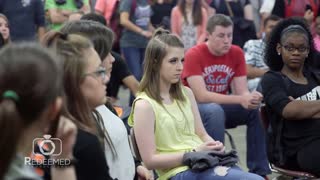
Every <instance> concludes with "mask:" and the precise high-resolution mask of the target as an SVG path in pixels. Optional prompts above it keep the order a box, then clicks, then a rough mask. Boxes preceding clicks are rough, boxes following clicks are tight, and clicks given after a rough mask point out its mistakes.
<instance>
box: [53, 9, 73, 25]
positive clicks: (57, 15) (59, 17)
mask: <svg viewBox="0 0 320 180" xmlns="http://www.w3.org/2000/svg"><path fill="white" fill-rule="evenodd" d="M48 12H49V18H50V21H51V23H53V24H60V23H64V22H65V21H67V20H68V18H69V14H68V13H66V11H64V13H63V12H62V11H60V10H58V9H49V10H48ZM70 13H71V12H70Z"/></svg>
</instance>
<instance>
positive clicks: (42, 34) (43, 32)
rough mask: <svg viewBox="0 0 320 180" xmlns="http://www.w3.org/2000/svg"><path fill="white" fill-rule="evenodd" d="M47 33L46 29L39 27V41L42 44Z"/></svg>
mask: <svg viewBox="0 0 320 180" xmlns="http://www.w3.org/2000/svg"><path fill="white" fill-rule="evenodd" d="M45 33H46V28H45V27H43V26H41V27H38V41H39V42H41V40H42V38H43V36H44V35H45Z"/></svg>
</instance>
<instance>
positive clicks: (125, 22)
mask: <svg viewBox="0 0 320 180" xmlns="http://www.w3.org/2000/svg"><path fill="white" fill-rule="evenodd" d="M120 24H121V25H122V26H123V27H125V28H126V29H128V30H130V31H133V32H135V33H137V34H140V35H141V36H144V37H146V38H150V37H151V36H152V33H151V32H149V31H145V30H143V29H141V28H140V27H139V26H136V25H135V24H134V23H132V22H131V21H130V15H129V13H128V12H121V13H120Z"/></svg>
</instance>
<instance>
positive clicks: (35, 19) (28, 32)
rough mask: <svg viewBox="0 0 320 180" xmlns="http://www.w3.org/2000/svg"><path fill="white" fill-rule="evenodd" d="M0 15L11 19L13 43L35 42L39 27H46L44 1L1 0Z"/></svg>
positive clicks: (10, 26)
mask: <svg viewBox="0 0 320 180" xmlns="http://www.w3.org/2000/svg"><path fill="white" fill-rule="evenodd" d="M0 13H2V14H4V15H6V16H7V18H8V19H9V28H10V38H11V40H12V41H30V40H35V39H36V35H37V30H38V27H44V26H45V15H44V5H43V2H42V0H1V1H0Z"/></svg>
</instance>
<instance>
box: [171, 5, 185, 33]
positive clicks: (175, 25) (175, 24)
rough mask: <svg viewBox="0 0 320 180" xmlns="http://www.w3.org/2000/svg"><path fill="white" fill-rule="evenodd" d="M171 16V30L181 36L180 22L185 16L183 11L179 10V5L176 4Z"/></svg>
mask: <svg viewBox="0 0 320 180" xmlns="http://www.w3.org/2000/svg"><path fill="white" fill-rule="evenodd" d="M170 18H171V20H170V23H171V32H172V33H173V34H176V35H178V36H180V32H181V24H180V23H179V22H181V18H183V17H182V15H181V13H180V12H179V8H178V6H176V7H174V8H173V9H172V11H171V17H170Z"/></svg>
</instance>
